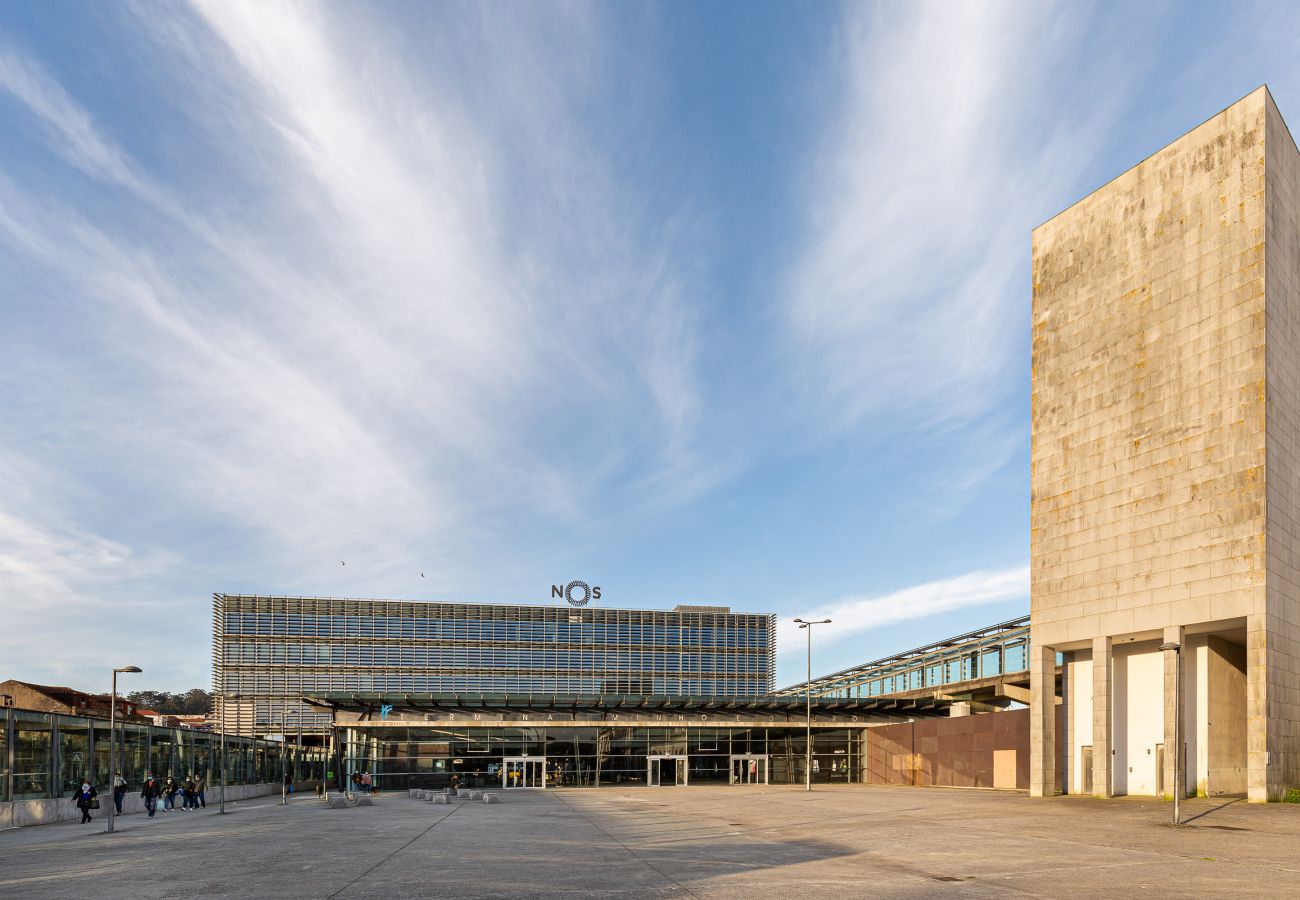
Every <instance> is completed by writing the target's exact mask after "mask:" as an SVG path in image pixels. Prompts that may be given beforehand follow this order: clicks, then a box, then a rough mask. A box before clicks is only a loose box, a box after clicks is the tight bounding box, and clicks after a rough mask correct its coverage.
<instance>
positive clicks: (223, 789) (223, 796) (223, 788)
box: [218, 672, 230, 816]
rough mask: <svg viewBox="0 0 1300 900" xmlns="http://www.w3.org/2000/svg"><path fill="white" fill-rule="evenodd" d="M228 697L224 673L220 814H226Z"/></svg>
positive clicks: (222, 688)
mask: <svg viewBox="0 0 1300 900" xmlns="http://www.w3.org/2000/svg"><path fill="white" fill-rule="evenodd" d="M229 699H230V698H229V697H227V696H226V679H225V673H224V672H223V673H222V678H221V809H219V810H218V813H219V814H220V815H223V816H224V815H225V814H226V701H227V700H229Z"/></svg>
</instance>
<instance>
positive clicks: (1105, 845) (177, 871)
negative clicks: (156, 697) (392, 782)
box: [0, 787, 1300, 900]
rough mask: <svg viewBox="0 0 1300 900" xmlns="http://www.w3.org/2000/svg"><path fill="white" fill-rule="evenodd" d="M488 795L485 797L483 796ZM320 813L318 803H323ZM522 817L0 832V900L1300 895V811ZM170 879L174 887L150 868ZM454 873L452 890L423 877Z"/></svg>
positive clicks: (888, 797)
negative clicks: (1297, 851) (1176, 824)
mask: <svg viewBox="0 0 1300 900" xmlns="http://www.w3.org/2000/svg"><path fill="white" fill-rule="evenodd" d="M487 796H488V797H495V796H496V795H495V794H488V795H487ZM313 799H314V798H313ZM508 799H509V805H510V809H509V810H508V811H506V810H488V809H485V808H484V807H485V804H484V803H481V802H480V803H450V804H447V803H443V804H437V805H436V808H434V809H430V804H426V803H424V802H421V801H417V800H414V799H411V798H409V797H401V795H400V794H397V795H395V796H390V797H388V798H387V800H386V802H383V803H380V804H376V805H375V807H374V808H372V809H369V810H366V811H364V813H359V814H357V815H349V816H339V815H336V814H332V813H331V812H330V811H328V810H327V809H325V808H324V807H323V805H322V804H320V803H310V802H307V800H306V798H303V799H295V800H292V801H290V803H289V804H288V805H287V806H281V805H280V803H279V799H278V798H276V799H274V800H269V799H268V800H263V801H262V802H255V801H249V802H246V803H238V804H231V805H230V806H229V807H228V808H229V810H230V812H229V813H228V814H227V815H225V816H221V815H218V814H217V813H216V812H215V810H211V809H210V810H208V811H206V812H200V813H190V814H186V815H184V816H181V815H179V814H176V813H171V814H167V815H165V816H164V815H163V814H161V813H160V814H159V816H158V817H157V818H155V819H147V818H145V817H143V816H139V815H128V816H125V817H123V818H122V819H120V820H119V821H118V825H119V833H117V834H114V835H109V834H105V833H104V832H103V822H102V820H97V821H96V822H94V823H92V824H91V825H88V826H80V825H77V824H73V823H67V824H60V825H48V826H41V827H35V828H26V829H17V830H12V831H6V832H0V896H3V897H10V896H12V897H24V898H44V897H78V898H81V897H86V896H94V897H108V898H114V897H122V898H126V897H145V898H151V897H174V896H178V895H181V894H184V895H201V896H206V897H241V898H242V897H249V896H275V897H314V898H315V897H319V898H332V897H338V898H379V897H384V898H387V897H437V898H443V897H445V898H461V897H466V898H489V897H491V898H524V897H530V898H531V897H557V898H558V897H561V896H563V897H566V898H570V897H577V898H583V897H623V898H641V897H648V898H656V897H697V898H737V900H739V898H752V897H756V896H770V897H785V896H792V895H793V896H798V897H800V898H801V900H803V898H818V897H829V898H840V897H844V898H847V897H855V898H856V897H864V896H890V897H930V896H935V895H940V894H942V895H954V896H958V895H959V896H970V897H999V898H1004V897H1006V896H1008V895H1029V896H1039V897H1077V896H1088V897H1126V898H1127V897H1132V896H1134V895H1145V896H1147V897H1167V896H1218V895H1224V896H1228V895H1230V896H1232V897H1234V898H1248V897H1279V896H1300V863H1296V862H1294V861H1293V857H1294V850H1293V848H1294V847H1295V846H1296V844H1297V842H1300V807H1297V806H1289V805H1274V806H1248V805H1247V804H1245V803H1244V802H1239V801H1231V800H1193V801H1188V802H1187V803H1186V804H1185V810H1186V815H1187V816H1188V818H1189V820H1190V824H1189V825H1187V826H1184V827H1182V828H1179V829H1174V828H1172V827H1170V826H1169V825H1168V824H1167V822H1168V818H1169V814H1170V806H1169V804H1167V803H1159V802H1156V801H1150V800H1148V801H1138V800H1112V801H1098V800H1089V799H1075V798H1057V799H1050V800H1032V799H1030V798H1028V797H1027V796H1024V795H1022V794H1015V793H998V792H982V791H958V790H942V789H927V788H919V789H917V788H883V787H882V788H873V787H866V788H864V787H845V788H825V789H819V790H815V791H813V792H812V793H805V792H804V791H802V790H800V789H798V788H788V787H758V788H735V787H717V788H714V787H692V788H661V789H653V788H637V789H616V788H602V789H597V790H575V789H560V790H546V791H526V792H517V793H513V794H512V795H511V796H510V797H509V798H508ZM163 860H165V861H166V871H167V872H170V873H172V874H165V873H164V872H163V870H160V869H158V868H157V867H156V866H155V867H153V868H148V867H146V869H145V870H143V871H144V873H145V874H143V875H142V868H141V866H142V864H143V863H148V862H150V861H155V862H157V861H163ZM440 871H454V872H456V877H455V878H448V879H442V878H438V877H430V873H431V872H440Z"/></svg>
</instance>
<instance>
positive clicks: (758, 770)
mask: <svg viewBox="0 0 1300 900" xmlns="http://www.w3.org/2000/svg"><path fill="white" fill-rule="evenodd" d="M767 760H768V758H767V756H733V757H731V783H732V784H767V783H768V782H767V768H768V766H767Z"/></svg>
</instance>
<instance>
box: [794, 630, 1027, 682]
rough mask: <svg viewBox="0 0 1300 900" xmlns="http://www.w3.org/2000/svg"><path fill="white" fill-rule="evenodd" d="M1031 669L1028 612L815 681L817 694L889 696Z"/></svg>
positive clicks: (815, 679) (823, 676)
mask: <svg viewBox="0 0 1300 900" xmlns="http://www.w3.org/2000/svg"><path fill="white" fill-rule="evenodd" d="M1028 669H1029V617H1028V616H1022V617H1021V618H1018V619H1010V620H1008V621H1006V622H999V623H998V624H996V625H989V626H987V627H985V628H980V629H978V630H977V631H970V632H967V633H966V634H959V635H957V636H955V637H950V638H946V639H944V640H942V641H936V642H934V643H933V644H926V645H925V646H924V647H917V648H916V649H915V650H907V651H905V652H903V653H895V654H893V655H892V656H886V657H884V658H883V659H877V660H874V661H873V662H867V663H861V664H859V665H856V666H853V667H851V668H848V669H842V670H841V671H839V672H832V673H831V674H829V675H822V676H820V677H818V678H814V679H813V680H812V683H811V687H812V695H813V696H814V697H887V696H890V695H891V694H902V693H906V692H909V691H920V690H926V689H929V688H940V687H953V686H957V685H969V684H970V683H971V682H977V681H980V680H982V679H992V678H1000V677H1003V676H1006V675H1014V674H1021V673H1027V672H1028ZM807 691H808V683H807V682H802V681H801V682H799V683H798V684H792V685H790V686H789V687H786V688H782V689H781V690H779V691H777V694H779V695H781V696H787V697H789V696H803V695H804V694H805V693H806V692H807Z"/></svg>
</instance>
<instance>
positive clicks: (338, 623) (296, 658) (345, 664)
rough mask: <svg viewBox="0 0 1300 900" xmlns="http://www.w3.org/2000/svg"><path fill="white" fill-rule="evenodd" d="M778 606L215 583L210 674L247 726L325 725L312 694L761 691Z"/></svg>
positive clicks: (220, 712)
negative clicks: (274, 590) (537, 600)
mask: <svg viewBox="0 0 1300 900" xmlns="http://www.w3.org/2000/svg"><path fill="white" fill-rule="evenodd" d="M775 632H776V617H775V616H772V615H760V614H748V613H733V612H731V611H730V610H729V609H728V608H726V607H711V606H678V607H677V608H676V609H673V610H633V609H612V608H601V607H582V608H577V607H572V606H560V605H555V606H509V605H496V604H473V603H416V602H407V601H393V600H349V599H337V598H310V597H268V596H250V595H235V594H214V595H213V680H214V684H213V688H214V694H215V698H216V699H215V704H216V709H214V711H213V712H214V714H216V715H217V716H218V717H219V718H221V717H223V716H224V721H225V722H226V727H227V728H228V729H230V730H234V731H237V732H238V733H241V734H255V735H265V734H281V733H284V734H288V735H289V736H291V737H293V736H294V735H296V733H297V732H298V731H302V732H305V733H311V734H315V735H323V733H324V732H325V731H326V729H327V728H328V727H329V725H330V723H331V719H330V716H329V714H328V713H327V712H322V711H321V710H319V709H313V708H311V707H309V706H308V705H307V704H305V703H304V702H303V700H302V698H303V697H304V696H306V695H326V694H352V693H371V694H378V695H384V696H391V697H399V698H400V697H403V696H405V695H412V694H426V693H427V694H475V695H479V694H501V695H514V696H520V695H525V696H526V695H530V694H538V695H583V696H596V697H600V696H608V695H620V696H637V697H644V696H688V697H697V698H722V697H757V696H762V695H765V694H768V693H770V692H771V691H772V689H773V687H774V675H775V650H776V633H775Z"/></svg>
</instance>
